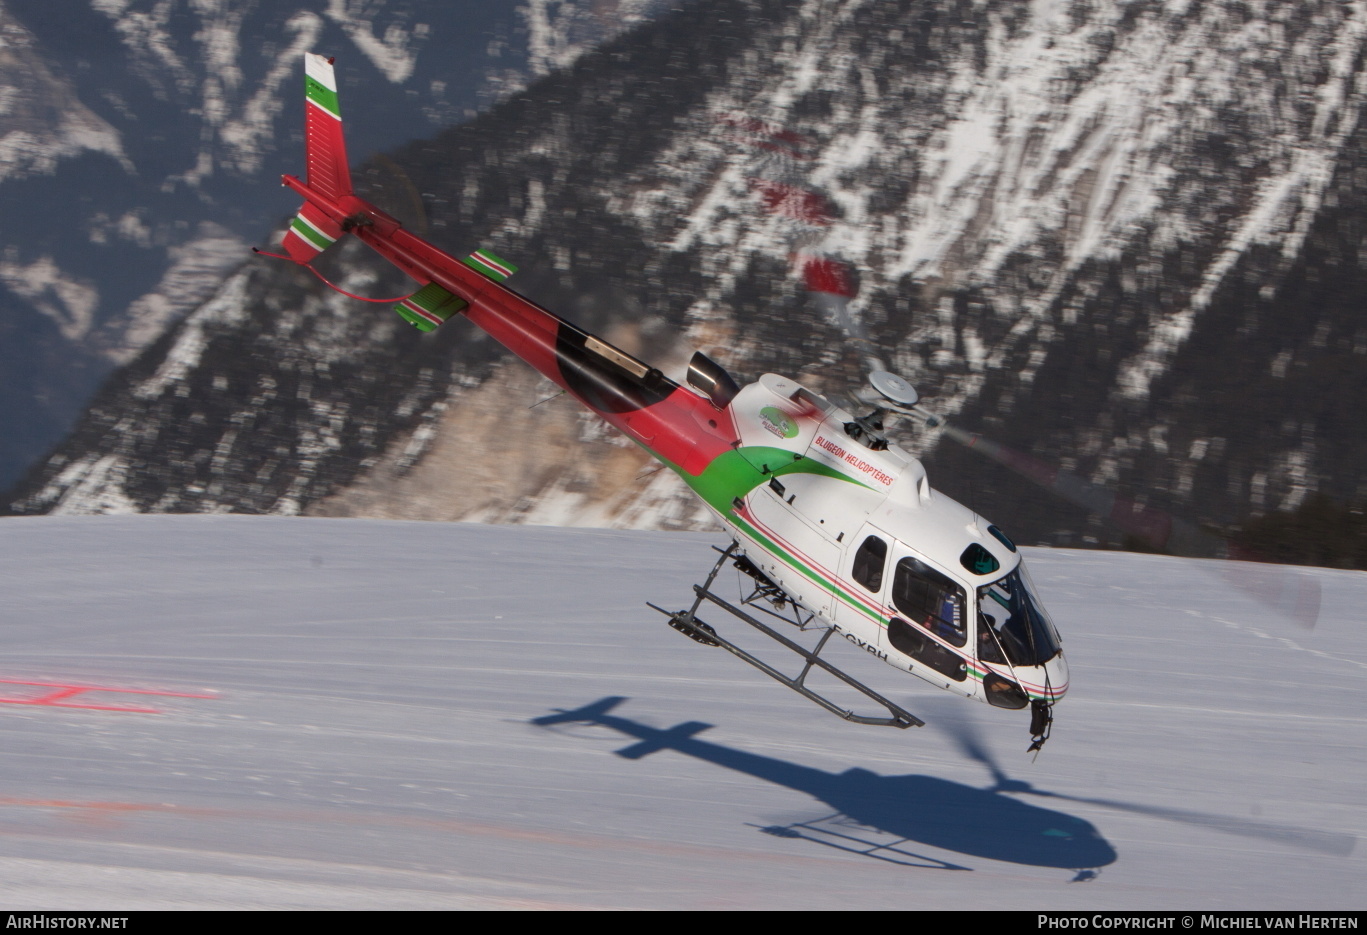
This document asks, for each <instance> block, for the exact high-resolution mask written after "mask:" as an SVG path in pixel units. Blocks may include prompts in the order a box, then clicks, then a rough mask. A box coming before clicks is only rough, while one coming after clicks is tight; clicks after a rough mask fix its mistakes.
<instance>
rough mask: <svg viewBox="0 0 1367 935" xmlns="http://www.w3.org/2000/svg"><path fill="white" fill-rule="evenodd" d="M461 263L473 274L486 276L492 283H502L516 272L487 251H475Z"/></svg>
mask: <svg viewBox="0 0 1367 935" xmlns="http://www.w3.org/2000/svg"><path fill="white" fill-rule="evenodd" d="M461 262H462V263H464V264H465V265H466V266H468V267H470V268H471V269H472V270H474V271H475V272H477V273H483V274H484V275H485V276H488V277H489V278H490V279H492V280H493V281H494V282H503V280H505V279H507V278H508V277H509V276H511V275H512V274H513V273H516V272H517V267H516V266H514V265H513V264H511V263H509V262H507V261H506V260H503V259H501V258H499V257H498V256H495V255H494V254H493V253H490V252H489V251H488V250H476V251H475V252H474V253H472V254H470V255H469V256H468V257H466V258H465V259H464V260H462V261H461Z"/></svg>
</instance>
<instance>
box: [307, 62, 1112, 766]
mask: <svg viewBox="0 0 1367 935" xmlns="http://www.w3.org/2000/svg"><path fill="white" fill-rule="evenodd" d="M305 71H306V87H307V105H306V146H307V175H306V180H305V181H301V180H300V179H298V178H296V177H294V176H289V175H287V176H285V177H284V184H285V185H286V186H287V187H289V188H292V189H294V191H295V192H297V193H298V194H299V195H301V196H302V197H303V199H304V205H303V207H302V209H301V210H300V211H299V213H298V215H297V216H296V217H295V218H294V220H293V221H292V223H291V225H290V227H289V229H288V231H287V232H286V234H285V236H284V240H283V246H284V249H285V252H286V254H288V259H291V260H293V261H294V262H295V263H298V264H301V265H308V264H309V263H310V262H311V261H312V260H313V259H314V257H316V256H317V255H318V254H319V253H320V252H321V251H323V250H325V249H326V248H327V247H329V246H330V245H332V244H333V243H334V242H336V241H337V240H338V239H340V238H341V237H343V236H345V235H347V234H352V235H354V236H356V237H359V238H360V239H361V240H362V241H363V242H365V243H366V244H368V245H369V246H370V247H372V248H373V249H374V250H376V251H377V252H378V253H379V254H380V255H381V256H383V257H384V258H385V259H387V260H389V261H390V262H392V263H393V264H394V265H396V266H397V267H399V268H400V269H401V270H403V271H404V272H405V273H407V274H408V275H409V276H410V277H412V278H413V279H414V280H416V281H417V282H418V283H419V284H420V288H418V289H417V291H415V292H414V293H413V294H412V295H410V296H408V297H407V298H406V299H404V300H402V301H401V302H400V303H399V304H398V305H396V306H395V310H396V311H397V312H398V314H400V315H401V316H403V318H404V319H406V320H407V321H409V322H410V323H411V324H413V325H414V326H415V327H417V328H419V329H420V330H423V331H431V330H432V329H434V328H436V327H438V326H439V325H441V324H443V323H444V322H446V321H447V320H449V319H450V318H451V317H452V316H454V315H456V314H457V313H460V314H463V315H464V316H465V317H466V318H468V319H469V320H470V321H471V322H473V323H474V324H475V325H477V326H478V327H480V328H482V329H483V330H485V331H486V332H488V333H489V334H490V335H491V336H492V337H493V338H495V339H496V340H498V341H499V342H500V343H502V344H503V345H504V346H505V347H507V348H508V349H509V350H510V351H512V352H513V353H515V354H516V355H517V356H519V357H521V358H522V359H523V360H525V361H526V362H527V363H528V364H530V365H531V366H532V367H534V368H536V370H537V371H539V372H540V373H541V374H543V375H544V376H546V377H547V378H548V379H550V380H552V381H553V382H555V383H556V384H558V385H559V386H560V387H562V388H563V389H564V390H565V391H566V392H568V393H569V394H570V395H572V396H573V397H575V398H576V399H577V400H579V402H581V403H582V404H583V405H584V406H586V407H588V408H589V409H590V410H591V411H593V412H594V413H596V414H597V415H598V416H600V417H601V418H602V419H603V420H605V421H606V422H607V423H608V424H610V425H612V426H613V427H614V428H616V429H618V430H619V431H621V432H622V433H624V434H625V435H626V436H627V437H628V438H630V439H631V440H632V441H634V442H636V443H637V444H639V445H640V446H641V447H643V448H644V449H646V450H647V451H649V452H650V454H652V455H653V456H654V457H655V458H657V459H658V460H659V461H661V462H662V463H663V464H664V465H665V466H666V467H668V468H670V469H671V470H673V471H674V472H675V473H676V474H678V476H679V477H680V478H681V479H682V480H683V482H684V483H685V484H687V485H688V486H689V487H690V488H691V489H692V490H693V492H694V493H696V494H697V495H698V496H699V497H701V498H702V500H703V501H704V502H705V503H706V504H707V506H708V507H709V508H710V510H711V511H712V513H713V514H715V516H716V517H717V519H718V520H719V521H720V522H721V523H722V524H723V525H724V526H725V528H726V529H727V530H728V532H729V533H730V534H731V536H732V539H733V542H732V544H731V546H730V547H728V548H727V549H725V550H724V551H722V554H721V557H720V558H719V559H718V561H717V562H716V564H715V565H714V567H713V568H712V570H711V573H710V574H709V575H708V576H707V578H706V580H705V582H704V583H703V584H702V585H698V586H696V587H695V591H696V596H695V599H694V600H693V602H692V604H691V606H690V607H688V608H687V609H686V610H681V611H678V612H673V613H671V612H668V611H663V610H662V608H659V607H656V608H655V609H656V610H661V612H663V613H665V614H666V616H667V618H668V621H669V623H670V625H671V626H673V627H675V628H676V629H678V630H680V631H682V632H683V633H685V634H687V635H688V636H690V637H692V638H693V639H695V640H697V641H699V642H702V643H705V644H708V645H713V646H721V647H724V648H725V649H727V650H728V651H730V652H732V653H734V654H735V655H737V656H739V657H740V658H742V659H744V660H745V661H746V662H749V663H750V664H751V665H754V666H756V667H757V668H759V669H760V670H761V671H763V672H765V673H766V674H768V675H770V676H772V677H773V678H775V679H777V680H779V681H781V682H783V683H784V684H785V685H787V686H789V687H790V688H792V689H793V690H795V691H797V692H799V693H801V694H803V695H804V696H806V697H808V698H810V699H811V700H813V701H815V702H816V703H818V704H820V705H821V706H822V707H825V708H826V709H827V710H830V711H832V712H833V713H835V714H837V715H839V716H840V717H843V718H845V719H847V720H850V721H855V722H859V723H866V724H882V725H889V726H895V727H902V728H905V727H911V726H920V725H921V724H922V723H923V722H922V721H921V720H920V719H918V718H916V717H915V716H913V715H912V714H910V713H908V712H907V711H905V710H904V709H903V708H901V707H900V706H898V705H897V704H895V703H893V702H892V701H890V700H888V699H887V698H885V697H883V696H882V695H880V694H878V693H877V692H875V691H874V690H873V689H871V688H869V687H868V686H866V685H864V684H862V683H861V682H859V681H857V680H856V679H854V678H853V677H851V676H850V675H848V674H847V673H845V672H844V671H842V670H840V669H838V668H836V667H835V666H834V665H832V664H831V663H829V662H828V661H827V660H826V659H823V658H821V655H820V654H821V651H822V649H823V648H824V647H825V645H826V643H827V642H828V640H829V639H830V638H831V636H833V635H836V634H839V635H840V636H841V637H843V638H845V639H847V640H849V641H850V642H852V643H854V644H855V645H857V646H859V647H861V648H863V649H864V650H866V651H867V652H869V653H870V654H872V655H874V656H876V657H878V658H879V659H881V660H883V661H884V662H886V663H888V664H889V665H891V666H894V667H895V668H898V669H901V670H903V671H905V672H909V673H911V674H912V675H915V676H918V677H919V678H921V679H924V680H925V681H927V682H930V683H931V684H933V685H935V686H937V687H939V688H943V689H946V690H948V691H950V692H953V693H956V694H959V695H963V696H965V697H968V698H976V699H978V700H980V701H983V702H986V703H987V704H990V705H993V706H996V707H999V708H1007V709H1022V708H1027V707H1028V708H1030V709H1031V711H1032V717H1031V725H1030V732H1031V737H1032V741H1033V743H1032V747H1031V749H1035V750H1037V749H1038V748H1039V747H1040V746H1041V745H1042V744H1043V743H1044V741H1045V740H1046V739H1047V738H1048V735H1049V730H1050V726H1051V722H1052V708H1053V705H1054V704H1055V703H1056V702H1057V701H1058V700H1059V699H1060V698H1062V697H1063V695H1064V693H1065V692H1066V691H1067V690H1068V667H1067V663H1066V662H1065V661H1064V656H1063V651H1062V648H1061V641H1060V639H1059V635H1058V633H1057V631H1056V630H1055V628H1054V625H1053V623H1052V622H1051V621H1050V619H1049V615H1048V614H1047V613H1046V611H1045V610H1044V606H1043V604H1042V603H1041V601H1040V599H1039V592H1038V590H1037V589H1036V587H1035V585H1034V584H1033V583H1032V582H1031V580H1030V576H1029V573H1028V572H1027V571H1026V568H1025V565H1024V562H1023V559H1022V556H1021V553H1020V552H1019V551H1018V550H1017V548H1016V545H1015V544H1014V543H1013V542H1012V541H1011V539H1010V538H1008V537H1007V535H1006V534H1005V533H1003V532H1002V531H1001V530H1000V529H998V528H997V527H996V526H994V525H992V524H991V523H989V522H988V521H987V520H985V519H983V518H982V517H980V516H978V515H977V514H976V513H974V512H973V511H972V510H970V509H969V508H967V507H965V506H963V505H961V504H959V503H957V502H955V501H954V500H952V499H950V498H949V497H947V496H945V495H944V494H942V493H939V492H937V491H935V490H934V489H933V488H932V487H931V486H930V481H929V480H928V478H927V477H926V471H925V468H924V467H923V466H922V465H921V462H920V461H918V460H917V459H916V458H915V457H913V456H912V455H911V454H909V453H907V452H906V451H904V450H903V449H902V448H900V447H898V446H897V445H896V444H895V443H893V442H891V441H889V439H888V438H887V436H886V434H885V433H884V429H883V422H884V420H885V419H886V418H888V417H890V416H895V415H902V416H907V417H910V418H912V419H914V420H916V421H919V422H920V423H922V424H923V425H927V426H930V427H932V428H940V429H942V430H946V431H949V430H948V429H946V427H945V426H944V424H943V420H940V419H939V418H938V417H936V416H934V415H933V414H930V413H926V412H924V411H923V410H922V409H921V408H920V407H919V406H918V397H917V393H916V391H915V389H913V388H912V386H911V385H910V384H909V383H908V382H907V381H906V380H904V379H902V378H901V377H899V376H896V375H895V374H892V373H890V372H888V371H887V370H886V368H885V367H884V366H883V365H882V364H881V362H879V360H878V357H877V354H876V352H875V351H874V349H873V346H872V344H871V343H870V342H869V341H868V338H867V336H866V335H864V334H863V333H862V331H861V330H860V329H859V328H858V327H857V325H856V324H855V323H854V322H853V321H852V320H851V319H850V318H849V316H844V317H845V321H844V324H845V325H846V327H847V330H848V331H849V333H850V335H851V337H852V339H854V341H855V343H856V344H857V345H858V346H859V347H860V349H861V351H862V352H863V356H864V357H865V359H866V360H867V361H868V362H869V369H870V373H869V375H868V386H867V387H865V388H864V389H863V390H862V391H861V392H860V393H859V394H858V398H859V400H860V401H861V402H862V403H864V404H865V405H867V406H868V407H869V411H868V412H867V413H866V414H864V415H858V414H856V413H852V412H850V411H847V410H846V409H844V408H842V407H841V406H840V405H838V404H837V403H836V402H834V401H832V400H830V399H828V398H826V397H823V396H821V395H819V394H817V393H815V392H812V391H811V390H809V389H807V388H805V387H803V386H801V385H800V384H798V383H797V382H795V381H793V380H790V379H788V378H785V377H782V376H778V375H775V374H765V375H764V376H762V377H760V378H759V380H758V381H756V382H754V383H751V384H749V385H747V386H745V387H740V386H738V385H737V384H736V382H735V381H734V380H733V379H732V378H731V377H730V376H729V375H728V374H727V373H726V372H725V370H723V369H722V368H721V367H720V366H718V365H717V364H716V363H714V362H713V361H712V360H710V359H709V358H707V357H706V356H705V355H703V354H702V353H697V354H695V355H694V356H693V359H692V362H691V364H690V367H689V370H688V375H687V381H686V385H680V384H678V383H675V382H674V381H672V380H670V379H669V378H667V377H666V376H665V375H664V374H663V373H661V372H660V371H659V370H658V369H656V368H654V367H652V366H650V365H649V364H647V363H644V362H642V361H640V360H638V359H636V358H635V357H633V356H632V355H630V354H628V353H626V352H624V351H622V350H620V349H618V348H616V347H613V346H612V345H611V344H609V343H608V342H606V341H604V340H603V339H601V338H599V337H596V336H594V335H591V334H588V333H586V332H584V331H582V330H581V329H579V328H577V327H576V326H575V325H573V324H571V323H570V322H568V321H566V320H564V319H562V318H560V317H558V316H557V315H555V314H554V313H552V312H550V311H547V310H546V309H544V308H541V307H539V306H538V305H536V304H534V303H533V302H530V301H528V300H527V299H525V298H523V297H522V296H520V295H518V294H517V293H515V292H513V291H512V290H510V289H509V288H507V287H506V286H505V285H504V284H503V283H504V281H505V280H506V279H507V278H508V277H509V276H511V275H512V274H513V273H514V272H515V271H516V268H515V267H513V266H512V265H511V264H509V263H506V262H505V261H503V260H502V259H500V258H499V257H497V256H495V255H493V254H492V253H490V252H488V251H485V250H480V251H476V252H475V253H474V254H472V255H471V256H469V257H467V258H465V259H463V260H462V259H457V258H455V257H452V256H451V255H449V254H447V253H445V252H443V251H442V250H439V249H438V248H436V247H434V246H433V245H432V244H430V243H428V242H426V241H425V240H423V239H421V238H419V237H417V236H416V235H414V234H412V233H410V232H409V231H407V230H405V229H404V228H403V227H402V225H401V224H400V223H399V221H398V220H396V219H395V218H393V217H391V216H390V215H389V214H386V213H385V212H384V211H382V210H380V209H379V208H377V207H375V206H374V205H372V204H370V203H369V202H367V201H365V200H363V199H361V198H360V197H358V196H357V195H356V194H355V193H354V191H353V189H352V182H351V175H350V170H349V167H348V164H347V156H346V149H345V145H344V140H343V134H342V122H341V117H340V111H339V109H338V103H337V84H336V80H335V77H334V72H333V67H332V60H331V59H328V58H325V57H323V56H321V55H316V54H309V55H307V56H306V57H305ZM809 272H810V273H811V274H812V275H815V276H818V277H819V276H820V275H821V274H822V267H821V266H820V264H816V265H814V266H812V267H811V269H810V271H809ZM827 272H829V270H827ZM953 431H957V430H953ZM959 436H961V438H960V440H965V441H967V442H969V443H978V442H979V440H978V439H977V437H976V436H968V435H966V434H964V433H959ZM981 447H983V448H985V449H987V453H988V454H989V455H990V456H993V457H997V458H999V460H1008V463H1009V459H1010V458H1012V457H1020V456H1015V455H1013V454H1012V453H1010V452H1009V451H1007V450H1005V449H1000V448H998V447H997V446H992V445H990V443H986V442H983V443H981ZM1016 466H1017V467H1018V468H1024V469H1026V470H1027V472H1028V469H1029V466H1028V465H1016ZM1037 473H1038V472H1037ZM1041 479H1043V478H1041ZM1092 496H1093V497H1095V496H1100V494H1093V495H1092ZM719 551H720V550H719ZM728 561H729V562H732V563H733V564H734V565H735V566H736V567H738V568H739V569H740V570H741V571H743V572H745V573H746V574H748V575H749V576H750V578H751V579H753V581H754V588H753V590H752V592H751V593H750V594H749V596H748V597H745V598H744V599H743V600H741V601H739V602H738V603H732V602H731V601H728V600H726V599H724V598H723V597H721V596H720V595H718V594H717V593H716V592H715V591H714V590H713V589H712V585H713V583H714V581H715V579H716V577H717V574H718V572H719V571H720V570H721V569H722V567H723V566H724V565H725V564H726V563H727V562H728ZM704 603H708V604H710V605H714V606H715V607H717V608H720V609H721V610H723V611H725V612H727V613H729V614H731V615H732V616H734V617H736V618H737V619H739V620H741V621H743V622H745V623H747V624H749V625H750V626H752V627H754V628H756V630H758V631H759V632H761V633H763V634H764V635H766V636H769V637H770V638H772V639H773V640H775V641H776V642H777V643H778V644H780V645H782V646H784V647H786V648H788V649H790V650H792V651H793V652H795V653H796V654H797V655H798V656H799V657H800V659H801V661H802V662H801V666H802V667H801V670H800V672H799V674H798V675H796V676H789V675H786V674H784V673H782V672H780V671H779V670H778V669H775V668H774V667H772V666H770V665H769V664H768V663H766V662H764V661H762V660H761V659H759V658H757V657H756V656H754V655H752V654H751V653H750V652H748V651H747V650H745V649H742V648H741V647H740V646H738V645H736V644H735V643H733V642H732V641H730V640H727V639H725V638H723V637H722V636H720V635H719V634H717V633H716V631H715V630H714V629H713V628H712V627H711V626H709V625H708V624H706V623H704V622H703V621H702V620H701V619H700V618H699V616H698V612H699V610H700V608H701V607H702V605H703V604H704ZM651 606H652V607H653V606H654V605H651ZM757 614H758V615H764V614H767V615H769V616H770V617H779V618H780V619H783V620H786V621H787V622H788V623H790V624H793V625H795V626H796V627H798V628H799V629H802V630H812V631H816V632H820V633H821V636H820V639H819V641H818V642H816V644H815V646H814V647H813V648H808V647H805V646H803V645H801V644H799V643H797V642H795V641H794V640H792V639H790V638H789V637H788V636H786V635H784V634H783V633H781V632H779V631H778V630H776V629H774V628H773V627H772V626H771V625H770V623H768V622H766V621H765V620H764V619H761V616H757ZM813 668H817V669H820V670H823V671H825V672H827V673H829V674H830V675H832V676H834V677H835V678H837V679H839V680H841V681H843V682H844V683H845V684H847V685H849V686H851V687H852V688H854V689H857V690H858V691H860V692H862V693H863V694H864V695H865V696H867V697H868V698H870V699H872V700H873V701H874V702H876V703H877V704H879V705H881V706H882V707H883V708H884V709H886V715H881V714H880V715H879V716H866V715H858V714H854V713H853V712H851V711H849V710H847V709H845V708H844V707H842V706H840V705H838V704H836V703H834V702H832V701H831V700H829V699H828V698H826V697H825V696H823V695H821V694H819V693H817V692H816V691H814V690H813V689H812V688H810V687H809V686H808V685H807V684H806V679H807V676H808V674H809V673H810V672H811V670H812V669H813Z"/></svg>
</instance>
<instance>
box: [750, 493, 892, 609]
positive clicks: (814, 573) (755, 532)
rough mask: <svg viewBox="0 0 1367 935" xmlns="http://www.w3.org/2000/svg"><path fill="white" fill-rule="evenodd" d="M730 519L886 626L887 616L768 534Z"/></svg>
mask: <svg viewBox="0 0 1367 935" xmlns="http://www.w3.org/2000/svg"><path fill="white" fill-rule="evenodd" d="M731 521H732V522H734V523H735V524H736V525H737V526H740V527H742V528H743V529H745V531H746V532H748V533H749V534H750V535H751V536H752V537H753V538H754V539H755V540H756V541H758V542H759V544H760V545H762V546H764V548H766V549H767V550H769V551H770V552H771V553H773V554H774V555H775V556H776V557H777V558H779V559H781V560H782V561H783V562H785V563H786V564H788V565H791V566H792V567H793V568H796V569H797V570H798V571H800V572H801V573H802V574H804V575H806V576H807V577H808V578H811V579H812V580H813V581H815V582H816V583H817V584H819V585H821V586H822V587H823V588H825V589H826V590H828V591H830V592H831V593H832V594H835V595H836V596H837V597H839V598H841V599H843V600H844V601H845V603H847V604H850V605H852V606H853V607H854V608H855V609H856V610H858V611H859V612H860V613H862V614H863V615H864V616H866V617H869V618H870V619H872V620H873V622H874V623H876V624H878V625H879V626H880V627H882V626H887V618H885V617H884V616H883V615H882V614H880V613H879V612H878V611H876V610H874V609H873V608H872V607H870V606H869V605H867V604H865V603H864V602H863V601H861V600H859V598H857V597H855V596H854V595H853V594H850V593H848V592H846V591H844V590H843V589H841V588H840V586H839V585H837V584H836V583H835V582H834V581H831V580H829V579H828V578H826V577H825V576H823V575H822V574H821V573H820V572H818V571H816V570H815V569H813V568H810V567H808V566H807V565H806V564H805V563H803V561H802V560H801V559H800V558H798V557H797V556H796V555H790V554H788V552H786V551H785V550H784V548H783V547H782V546H781V545H779V544H778V543H777V542H774V541H773V540H771V539H770V538H769V537H768V536H766V535H764V533H762V532H760V531H759V530H758V529H756V528H755V527H754V526H751V525H750V524H749V523H747V522H746V521H745V520H744V519H742V518H741V517H739V516H736V515H734V514H733V515H732V517H731Z"/></svg>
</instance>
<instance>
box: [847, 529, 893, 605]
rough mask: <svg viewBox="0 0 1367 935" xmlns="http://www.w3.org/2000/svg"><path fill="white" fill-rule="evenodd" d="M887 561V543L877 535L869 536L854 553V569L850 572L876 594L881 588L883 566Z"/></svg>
mask: <svg viewBox="0 0 1367 935" xmlns="http://www.w3.org/2000/svg"><path fill="white" fill-rule="evenodd" d="M887 562H888V544H887V543H886V542H884V541H883V540H882V539H880V538H878V537H877V536H869V537H868V538H867V539H865V540H864V543H863V544H862V545H861V546H859V551H857V552H855V553H854V570H853V571H852V572H851V574H852V575H853V576H854V580H855V581H858V582H859V583H860V584H861V585H863V586H864V587H865V588H866V589H868V590H869V591H870V592H872V593H874V594H877V593H878V592H879V591H881V590H883V568H884V567H885V566H886V565H887Z"/></svg>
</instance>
